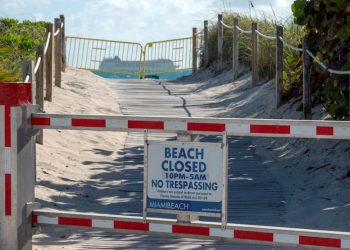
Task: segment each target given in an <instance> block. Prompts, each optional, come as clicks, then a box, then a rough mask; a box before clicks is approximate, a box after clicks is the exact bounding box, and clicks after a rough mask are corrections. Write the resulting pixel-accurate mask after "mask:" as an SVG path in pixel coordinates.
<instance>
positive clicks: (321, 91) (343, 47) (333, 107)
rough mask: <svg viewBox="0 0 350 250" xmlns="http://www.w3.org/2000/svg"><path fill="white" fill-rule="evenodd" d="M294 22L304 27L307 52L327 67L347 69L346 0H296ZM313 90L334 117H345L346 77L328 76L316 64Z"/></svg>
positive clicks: (349, 29)
mask: <svg viewBox="0 0 350 250" xmlns="http://www.w3.org/2000/svg"><path fill="white" fill-rule="evenodd" d="M292 11H293V14H294V21H295V23H296V24H298V25H302V26H303V27H304V30H305V33H306V38H307V40H308V43H309V47H310V50H311V52H312V53H313V54H314V55H316V56H317V58H318V59H319V60H320V61H322V62H323V63H324V64H325V65H327V66H328V67H329V68H331V69H337V70H347V71H349V70H350V46H349V45H350V2H349V0H296V1H294V3H293V5H292ZM313 66H314V67H313V70H312V76H311V77H312V84H313V86H312V87H313V92H314V93H315V96H316V97H319V98H320V101H321V103H322V104H323V105H324V106H325V108H326V109H327V111H328V113H329V114H330V115H332V117H333V118H335V119H345V118H348V117H349V76H348V75H344V76H339V75H332V74H330V73H329V72H327V71H326V70H324V69H322V68H321V67H320V66H318V65H317V64H316V63H314V65H313Z"/></svg>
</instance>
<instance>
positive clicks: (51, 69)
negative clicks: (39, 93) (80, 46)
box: [45, 23, 54, 102]
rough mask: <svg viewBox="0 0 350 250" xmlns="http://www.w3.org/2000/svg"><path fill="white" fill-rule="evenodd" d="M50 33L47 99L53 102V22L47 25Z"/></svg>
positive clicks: (47, 54)
mask: <svg viewBox="0 0 350 250" xmlns="http://www.w3.org/2000/svg"><path fill="white" fill-rule="evenodd" d="M48 33H50V34H51V35H50V38H49V40H50V41H49V46H48V47H47V51H46V98H45V99H46V100H48V101H49V102H52V88H53V87H52V77H53V67H52V66H53V65H52V61H53V38H54V35H53V34H54V28H53V24H52V23H49V24H48V26H47V34H48Z"/></svg>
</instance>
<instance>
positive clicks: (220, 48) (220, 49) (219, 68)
mask: <svg viewBox="0 0 350 250" xmlns="http://www.w3.org/2000/svg"><path fill="white" fill-rule="evenodd" d="M221 22H222V14H219V15H218V28H217V29H218V62H217V63H218V64H217V71H222V68H223V62H222V53H223V44H224V37H223V35H224V34H223V32H224V30H223V25H222V23H221Z"/></svg>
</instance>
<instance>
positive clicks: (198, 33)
mask: <svg viewBox="0 0 350 250" xmlns="http://www.w3.org/2000/svg"><path fill="white" fill-rule="evenodd" d="M203 32H204V30H201V31H199V32H197V33H195V34H194V35H195V36H198V35H200V34H202V33H203Z"/></svg>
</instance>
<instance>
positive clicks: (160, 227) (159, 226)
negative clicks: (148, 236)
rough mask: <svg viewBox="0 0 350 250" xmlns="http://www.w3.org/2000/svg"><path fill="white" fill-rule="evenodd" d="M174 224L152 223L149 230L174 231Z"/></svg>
mask: <svg viewBox="0 0 350 250" xmlns="http://www.w3.org/2000/svg"><path fill="white" fill-rule="evenodd" d="M172 228H173V227H172V225H169V224H158V223H150V224H149V231H150V232H160V233H172Z"/></svg>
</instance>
